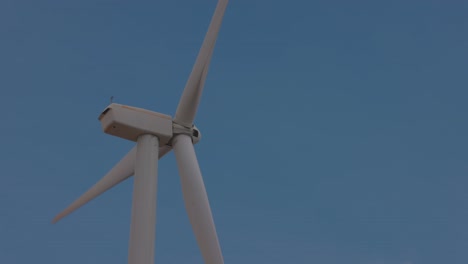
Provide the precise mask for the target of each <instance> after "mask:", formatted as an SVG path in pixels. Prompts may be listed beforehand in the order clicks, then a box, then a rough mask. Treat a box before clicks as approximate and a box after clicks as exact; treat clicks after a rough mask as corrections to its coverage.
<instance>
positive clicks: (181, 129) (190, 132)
mask: <svg viewBox="0 0 468 264" xmlns="http://www.w3.org/2000/svg"><path fill="white" fill-rule="evenodd" d="M172 134H173V135H174V136H176V135H181V134H183V135H187V136H190V137H191V138H192V143H193V144H197V143H198V142H199V141H200V139H201V133H200V130H199V129H198V128H197V127H196V126H195V125H192V127H186V126H183V125H180V124H177V123H175V122H172Z"/></svg>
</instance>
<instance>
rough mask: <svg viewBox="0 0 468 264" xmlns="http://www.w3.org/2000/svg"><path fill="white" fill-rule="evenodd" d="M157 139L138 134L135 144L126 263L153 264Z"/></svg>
mask: <svg viewBox="0 0 468 264" xmlns="http://www.w3.org/2000/svg"><path fill="white" fill-rule="evenodd" d="M158 149H159V139H158V138H157V137H156V136H153V135H148V134H147V135H142V136H140V137H139V138H138V141H137V151H136V164H135V176H134V181H133V200H132V218H131V225H130V241H129V247H128V248H129V249H128V263H129V264H153V263H154V246H155V236H156V231H155V230H156V191H157V180H158V176H157V174H158V172H157V170H158Z"/></svg>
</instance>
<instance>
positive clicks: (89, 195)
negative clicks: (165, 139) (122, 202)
mask: <svg viewBox="0 0 468 264" xmlns="http://www.w3.org/2000/svg"><path fill="white" fill-rule="evenodd" d="M171 149H172V147H170V146H162V147H160V148H159V158H162V157H163V156H164V155H166V154H167V153H168V152H169V151H171ZM135 157H136V146H135V147H133V149H132V150H130V152H128V153H127V155H125V156H124V157H123V158H122V159H121V160H120V161H119V163H117V164H116V165H115V166H114V167H113V168H112V169H111V170H110V171H109V172H108V173H107V174H106V175H105V176H104V177H103V178H102V179H101V180H99V181H98V182H97V183H96V184H95V185H94V186H93V187H91V188H90V189H89V190H88V191H87V192H85V193H84V194H83V195H81V196H80V198H78V199H76V200H75V201H74V202H73V203H72V204H71V205H70V206H68V207H67V208H66V209H65V210H63V211H62V212H61V213H59V214H58V215H57V216H55V217H54V219H53V220H52V223H56V222H57V221H59V220H60V219H62V218H64V217H65V216H67V215H69V214H70V213H72V212H73V211H75V210H76V209H78V208H80V207H81V206H83V205H85V204H86V203H88V202H89V201H91V200H92V199H94V198H96V197H97V196H99V195H101V194H102V193H104V192H106V191H107V190H109V189H110V188H112V187H114V186H115V185H117V184H119V183H120V182H122V181H124V180H126V179H128V178H129V177H130V176H132V175H133V174H134V171H135Z"/></svg>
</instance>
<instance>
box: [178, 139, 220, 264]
mask: <svg viewBox="0 0 468 264" xmlns="http://www.w3.org/2000/svg"><path fill="white" fill-rule="evenodd" d="M172 145H173V147H174V154H175V156H176V160H177V167H178V168H179V174H180V183H181V186H182V193H183V196H184V201H185V209H186V210H187V214H188V217H189V219H190V223H191V225H192V229H193V232H194V234H195V238H196V240H197V243H198V246H199V247H200V251H201V253H202V256H203V259H204V260H205V263H207V264H222V263H224V261H223V256H222V253H221V248H220V246H219V241H218V235H217V234H216V228H215V224H214V221H213V216H212V214H211V209H210V204H209V201H208V196H207V194H206V190H205V184H204V183H203V178H202V175H201V172H200V167H199V166H198V161H197V157H196V155H195V150H194V148H193V144H192V139H191V138H190V137H189V136H187V135H177V136H176V137H175V138H174V139H173V141H172Z"/></svg>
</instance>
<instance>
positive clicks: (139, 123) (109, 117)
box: [99, 103, 172, 146]
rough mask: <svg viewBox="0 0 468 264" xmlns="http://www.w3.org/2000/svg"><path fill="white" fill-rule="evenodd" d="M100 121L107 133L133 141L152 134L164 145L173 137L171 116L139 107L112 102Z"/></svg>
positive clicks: (100, 117)
mask: <svg viewBox="0 0 468 264" xmlns="http://www.w3.org/2000/svg"><path fill="white" fill-rule="evenodd" d="M99 121H101V125H102V130H104V132H105V133H107V134H110V135H113V136H117V137H120V138H124V139H127V140H131V141H137V139H138V137H139V136H141V135H144V134H151V135H155V136H157V137H158V138H159V145H160V146H164V145H166V144H167V143H168V142H169V140H171V138H172V118H171V117H170V116H168V115H164V114H160V113H156V112H153V111H148V110H145V109H141V108H137V107H132V106H127V105H121V104H114V103H112V104H110V105H109V106H108V107H107V108H106V109H105V110H104V111H103V112H102V114H101V115H100V116H99Z"/></svg>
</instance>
